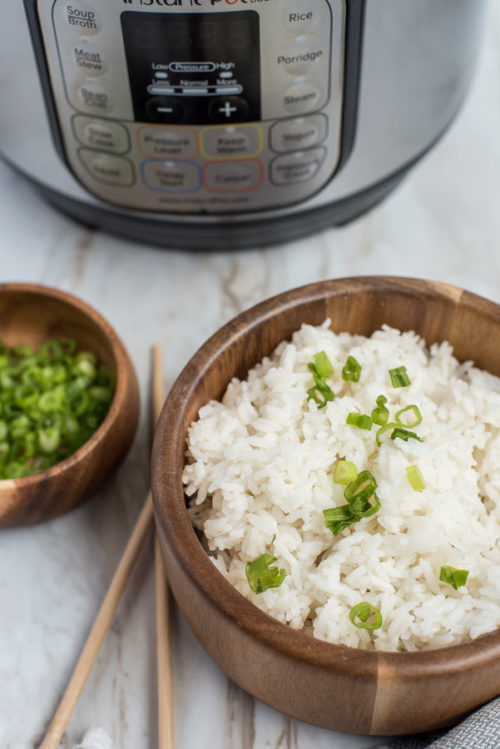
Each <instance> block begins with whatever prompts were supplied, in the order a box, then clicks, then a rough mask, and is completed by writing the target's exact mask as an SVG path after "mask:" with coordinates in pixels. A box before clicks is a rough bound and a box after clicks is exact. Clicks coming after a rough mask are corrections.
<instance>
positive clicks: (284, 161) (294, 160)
mask: <svg viewBox="0 0 500 749" xmlns="http://www.w3.org/2000/svg"><path fill="white" fill-rule="evenodd" d="M325 156H326V150H325V149H324V148H312V149H311V150H310V151H299V152H298V153H291V154H288V155H286V156H278V158H276V159H274V161H272V162H271V181H272V182H274V184H275V185H290V184H293V183H295V182H306V181H307V180H310V179H312V178H313V177H314V176H315V174H317V172H318V169H319V168H320V166H321V164H322V163H323V160H324V158H325Z"/></svg>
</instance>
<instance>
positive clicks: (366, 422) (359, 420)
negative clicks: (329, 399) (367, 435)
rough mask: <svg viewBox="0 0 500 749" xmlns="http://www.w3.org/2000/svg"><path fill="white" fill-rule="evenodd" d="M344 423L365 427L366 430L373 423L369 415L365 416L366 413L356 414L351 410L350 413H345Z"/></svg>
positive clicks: (359, 427)
mask: <svg viewBox="0 0 500 749" xmlns="http://www.w3.org/2000/svg"><path fill="white" fill-rule="evenodd" d="M345 423H346V424H350V425H351V426H353V427H358V429H366V430H367V431H368V432H369V431H370V429H371V428H372V425H373V421H372V418H371V416H367V415H366V414H358V413H356V412H355V411H351V413H349V414H348V415H347V419H346V422H345Z"/></svg>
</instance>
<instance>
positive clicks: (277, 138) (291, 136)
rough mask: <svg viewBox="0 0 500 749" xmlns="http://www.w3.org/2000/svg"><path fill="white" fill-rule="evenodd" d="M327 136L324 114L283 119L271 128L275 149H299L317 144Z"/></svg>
mask: <svg viewBox="0 0 500 749" xmlns="http://www.w3.org/2000/svg"><path fill="white" fill-rule="evenodd" d="M325 137H326V117H325V115H323V114H317V115H312V116H309V117H298V118H297V119H294V120H282V121H281V122H277V123H276V124H275V125H273V127H272V128H271V148H272V149H273V150H274V151H299V150H301V149H303V148H310V147H311V146H317V145H318V144H319V143H321V142H322V141H323V140H324V139H325Z"/></svg>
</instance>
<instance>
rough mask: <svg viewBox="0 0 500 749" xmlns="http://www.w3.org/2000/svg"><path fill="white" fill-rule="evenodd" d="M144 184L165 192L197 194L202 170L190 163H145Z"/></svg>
mask: <svg viewBox="0 0 500 749" xmlns="http://www.w3.org/2000/svg"><path fill="white" fill-rule="evenodd" d="M142 175H143V181H144V184H145V185H146V186H147V187H150V188H151V189H152V190H160V191H163V192H196V191H197V190H199V188H200V186H201V174H200V168H199V167H198V166H197V165H196V164H192V163H190V162H189V161H145V162H143V166H142Z"/></svg>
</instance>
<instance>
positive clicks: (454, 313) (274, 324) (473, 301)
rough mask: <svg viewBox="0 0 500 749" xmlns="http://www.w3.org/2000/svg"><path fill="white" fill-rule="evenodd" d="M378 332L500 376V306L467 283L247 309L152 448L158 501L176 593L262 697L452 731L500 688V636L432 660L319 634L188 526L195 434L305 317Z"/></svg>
mask: <svg viewBox="0 0 500 749" xmlns="http://www.w3.org/2000/svg"><path fill="white" fill-rule="evenodd" d="M327 317H329V318H331V320H332V328H333V330H334V331H336V332H340V331H347V332H349V333H359V334H364V335H370V334H371V333H372V332H373V331H374V330H375V329H377V328H379V327H380V326H381V325H382V324H383V323H388V324H389V325H391V326H394V327H399V328H400V329H403V330H416V331H417V332H418V333H419V334H420V335H422V336H423V337H424V338H425V340H426V341H427V343H428V344H431V343H433V342H434V341H441V340H444V339H446V340H448V341H450V342H451V343H452V345H453V347H454V349H455V353H456V355H457V357H458V358H459V359H461V360H468V359H473V360H474V361H475V362H476V363H477V365H478V366H479V367H483V368H485V369H487V370H489V371H490V372H493V373H494V374H496V375H500V306H499V305H497V304H493V303H492V302H489V301H486V300H485V299H481V298H480V297H478V296H475V295H473V294H470V293H468V292H466V291H462V290H461V289H458V288H454V287H452V286H446V285H444V284H439V283H433V282H430V281H418V280H411V279H402V278H385V277H380V278H353V279H345V280H340V281H327V282H324V283H318V284H314V285H311V286H306V287H304V288H300V289H296V290H294V291H291V292H289V293H286V294H281V295H280V296H277V297H275V298H274V299H271V300H269V301H266V302H264V303H263V304H260V305H258V306H257V307H254V308H253V309H251V310H249V311H248V312H244V313H243V314H241V315H239V316H238V317H237V318H236V319H234V320H233V321H232V322H230V323H229V324H228V325H226V326H225V327H224V328H222V329H221V330H220V331H219V332H218V333H216V334H215V335H214V336H213V337H212V338H211V339H210V340H209V341H207V343H205V345H204V346H202V348H201V349H200V350H199V351H198V352H197V354H196V355H195V356H194V357H193V359H192V360H191V361H190V362H189V364H188V365H187V366H186V368H185V369H184V371H183V372H182V374H181V375H180V377H179V379H178V380H177V382H176V383H175V385H174V387H173V389H172V391H171V393H170V395H169V397H168V399H167V401H166V404H165V407H164V409H163V413H162V415H161V418H160V421H159V425H158V430H157V433H156V438H155V442H154V450H153V494H154V503H155V512H156V521H157V527H158V531H159V535H160V541H161V548H162V552H163V557H164V561H165V565H166V569H167V574H168V578H169V582H170V585H171V587H172V590H173V593H174V596H175V598H176V600H177V602H178V604H179V607H180V608H181V610H182V612H183V613H184V616H185V617H186V619H187V621H188V623H189V625H190V627H191V629H192V630H193V632H194V634H195V635H196V637H197V638H198V640H199V641H200V642H201V644H202V645H203V647H204V648H205V649H206V650H207V651H208V653H209V654H210V655H211V656H212V658H213V659H214V660H215V661H216V663H218V664H219V666H220V667H221V668H222V669H223V670H224V671H225V672H226V673H227V674H228V675H229V676H230V677H231V678H232V679H234V681H235V682H236V683H237V684H239V685H240V686H241V687H243V688H244V689H246V690H247V691H248V692H250V693H251V694H253V695H255V696H256V697H258V698H259V699H261V700H263V701H264V702H266V703H268V704H269V705H271V706H272V707H274V708H277V709H278V710H281V711H283V712H285V713H288V714H289V715H292V716H294V717H296V718H300V719H301V720H305V721H308V722H310V723H314V724H316V725H318V726H323V727H325V728H331V729H337V730H340V731H347V732H351V733H363V734H404V733H411V732H416V731H424V730H427V729H432V728H437V727H442V726H446V725H449V724H451V723H453V722H455V721H457V720H458V719H460V718H461V717H462V716H463V715H464V714H466V713H467V712H469V711H470V710H472V709H473V708H475V707H477V706H479V705H481V704H482V703H484V702H486V701H487V700H489V699H491V698H493V697H495V696H496V695H498V694H499V693H500V633H499V632H495V633H492V634H489V635H486V636H484V637H480V638H478V639H477V640H474V641H473V642H470V643H467V644H463V645H458V646H454V647H448V648H442V649H435V650H430V651H423V652H419V653H387V652H373V651H364V650H359V649H355V648H349V647H345V646H342V645H332V644H329V643H326V642H322V641H320V640H316V639H312V638H311V637H308V636H306V635H304V634H301V633H299V632H296V631H294V630H292V629H290V628H288V627H287V626H285V625H283V624H281V623H280V622H278V621H277V620H275V619H272V618H271V617H269V616H268V615H267V614H265V613H263V612H262V611H260V610H259V609H257V608H256V607H255V606H253V605H252V604H251V603H250V602H249V601H247V600H246V599H245V598H243V597H242V596H241V595H240V594H239V593H238V591H237V590H236V589H235V588H233V587H232V586H231V585H230V583H229V582H227V581H226V579H225V578H224V577H223V576H222V575H221V574H220V573H219V572H218V571H217V569H216V568H215V567H214V565H213V564H212V562H211V561H210V560H209V558H208V556H207V554H206V553H205V551H204V550H203V548H202V546H201V543H200V541H199V540H198V538H197V536H196V534H195V532H194V530H193V528H192V526H191V523H190V521H189V518H188V515H187V512H186V508H185V499H184V494H183V487H182V481H181V474H182V469H183V464H184V451H185V438H186V431H187V428H188V426H189V424H190V422H191V421H193V420H194V419H195V418H196V415H197V413H198V410H199V408H200V407H201V406H202V405H203V404H205V403H207V401H209V400H210V399H212V398H216V399H218V398H220V397H221V395H222V393H223V391H224V389H225V388H226V385H227V384H228V382H229V381H230V380H231V378H232V377H234V376H237V377H245V375H246V372H247V370H248V369H249V368H250V367H252V366H253V365H254V364H255V363H256V362H257V361H259V360H260V359H262V357H263V356H265V355H266V354H270V353H271V352H272V350H273V349H274V348H275V346H276V345H277V344H278V343H279V342H280V341H281V340H283V339H288V338H290V336H291V334H292V333H293V332H294V331H295V330H297V329H298V328H299V327H300V325H301V324H302V323H303V322H307V323H311V324H314V325H318V324H320V323H322V322H323V321H324V320H325V319H326V318H327Z"/></svg>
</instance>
